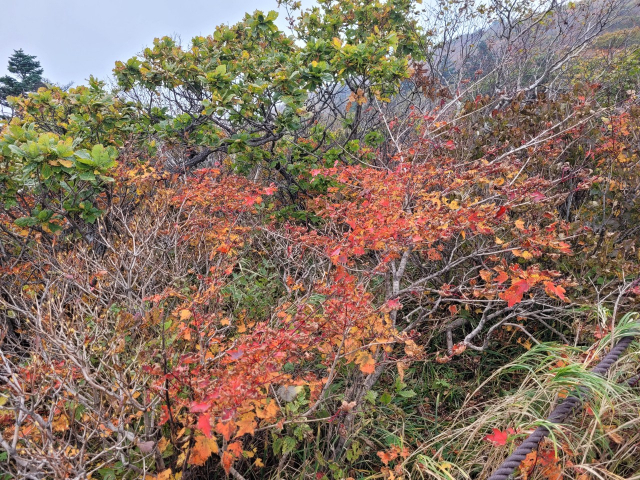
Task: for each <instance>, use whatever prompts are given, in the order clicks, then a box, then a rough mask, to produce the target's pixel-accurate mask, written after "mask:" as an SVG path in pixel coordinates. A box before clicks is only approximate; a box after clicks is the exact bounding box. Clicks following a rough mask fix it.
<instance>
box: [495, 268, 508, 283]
mask: <svg viewBox="0 0 640 480" xmlns="http://www.w3.org/2000/svg"><path fill="white" fill-rule="evenodd" d="M507 280H509V275H507V273H506V272H503V271H498V276H497V277H496V282H498V283H500V284H502V283H504V282H506V281H507Z"/></svg>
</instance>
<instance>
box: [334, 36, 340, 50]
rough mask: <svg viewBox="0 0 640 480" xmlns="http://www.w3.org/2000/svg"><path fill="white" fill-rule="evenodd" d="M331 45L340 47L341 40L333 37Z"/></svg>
mask: <svg viewBox="0 0 640 480" xmlns="http://www.w3.org/2000/svg"><path fill="white" fill-rule="evenodd" d="M333 45H334V46H335V47H336V48H341V47H342V40H340V39H339V38H338V37H333Z"/></svg>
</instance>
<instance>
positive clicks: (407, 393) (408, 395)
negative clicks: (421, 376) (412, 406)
mask: <svg viewBox="0 0 640 480" xmlns="http://www.w3.org/2000/svg"><path fill="white" fill-rule="evenodd" d="M398 395H400V396H401V397H403V398H412V397H415V396H416V395H417V393H416V392H414V391H413V390H402V391H401V392H398Z"/></svg>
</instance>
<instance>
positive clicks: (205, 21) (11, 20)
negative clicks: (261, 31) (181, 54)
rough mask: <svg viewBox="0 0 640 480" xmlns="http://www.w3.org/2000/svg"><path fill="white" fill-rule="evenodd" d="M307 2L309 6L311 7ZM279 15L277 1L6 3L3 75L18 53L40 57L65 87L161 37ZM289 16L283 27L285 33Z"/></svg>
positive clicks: (0, 6) (47, 73)
mask: <svg viewBox="0 0 640 480" xmlns="http://www.w3.org/2000/svg"><path fill="white" fill-rule="evenodd" d="M312 3H313V0H305V1H304V2H303V5H311V4H312ZM255 10H262V11H265V12H267V11H269V10H277V2H276V0H171V1H169V0H106V1H96V0H0V12H2V13H1V17H0V76H1V75H4V74H6V73H7V72H6V67H7V61H8V59H9V56H10V55H11V54H12V53H13V51H14V50H17V49H19V48H22V49H23V50H24V51H25V53H28V54H30V55H36V56H37V57H38V60H39V61H40V64H41V65H42V67H43V68H44V77H45V78H47V79H49V80H51V81H53V82H56V83H61V84H65V83H68V82H74V83H75V84H76V85H78V84H83V83H85V79H87V78H88V77H89V75H95V76H96V77H98V78H106V77H107V76H108V75H110V73H111V70H112V69H113V66H114V63H115V62H116V60H127V59H128V58H130V57H132V56H133V55H135V54H136V53H138V52H140V51H141V50H142V49H143V48H144V47H147V46H149V45H151V43H152V42H153V39H154V38H155V37H162V36H164V35H174V34H177V35H179V36H180V38H181V39H182V41H183V43H185V42H186V41H188V40H190V39H191V38H192V37H194V36H196V35H207V34H210V33H212V32H213V30H214V28H215V26H216V25H220V24H222V23H226V24H230V23H236V22H238V21H240V20H241V19H242V18H243V17H244V13H245V12H253V11H255ZM285 16H286V15H285V12H284V11H281V12H280V17H279V18H278V24H279V25H280V28H285V24H286V22H285V20H284V17H285Z"/></svg>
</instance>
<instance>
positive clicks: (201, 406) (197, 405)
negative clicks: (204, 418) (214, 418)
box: [191, 402, 211, 413]
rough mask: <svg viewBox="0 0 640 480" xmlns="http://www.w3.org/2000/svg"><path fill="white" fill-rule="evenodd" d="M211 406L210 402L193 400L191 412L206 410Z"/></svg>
mask: <svg viewBox="0 0 640 480" xmlns="http://www.w3.org/2000/svg"><path fill="white" fill-rule="evenodd" d="M210 408H211V404H210V403H209V402H193V403H192V404H191V413H202V412H206V411H207V410H209V409H210Z"/></svg>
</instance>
